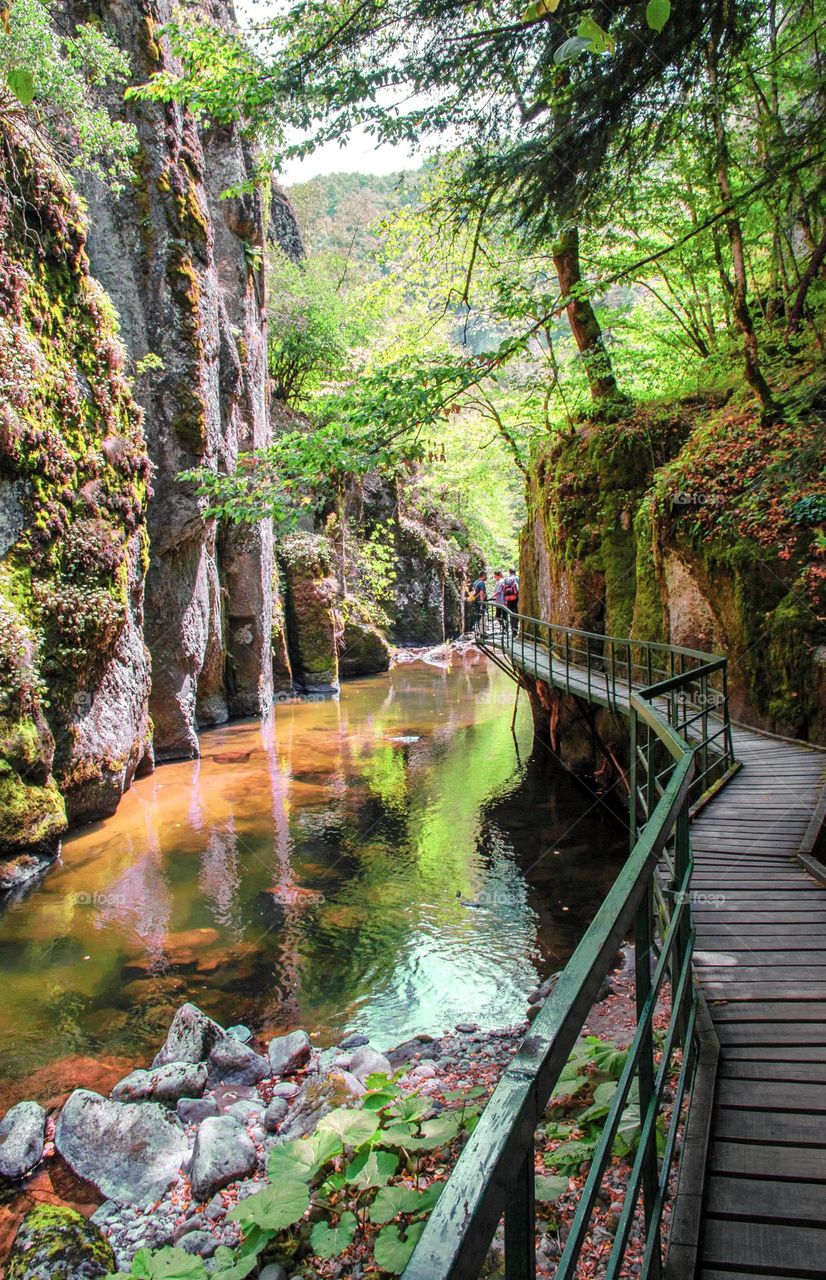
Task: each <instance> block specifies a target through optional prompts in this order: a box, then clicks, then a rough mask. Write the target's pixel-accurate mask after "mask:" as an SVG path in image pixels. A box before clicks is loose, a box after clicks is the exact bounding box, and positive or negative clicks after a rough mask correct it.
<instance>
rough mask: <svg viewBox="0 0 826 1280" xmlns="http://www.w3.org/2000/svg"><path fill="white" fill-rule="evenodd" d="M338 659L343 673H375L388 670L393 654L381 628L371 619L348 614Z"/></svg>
mask: <svg viewBox="0 0 826 1280" xmlns="http://www.w3.org/2000/svg"><path fill="white" fill-rule="evenodd" d="M340 644H341V650H340V653H339V658H338V665H339V671H340V673H341V675H342V676H344V677H347V676H373V675H377V674H378V673H379V672H381V671H387V670H388V668H389V666H390V661H391V659H392V656H393V653H392V650H391V648H390V645H389V644H388V643H387V641H386V640H385V638H384V636H383V635H382V633H381V631H380V630H379V628H378V627H377V626H375V625H374V624H373V623H371V622H366V621H362V620H361V619H359V618H353V617H347V618H345V620H344V626H343V628H342V632H341V641H340Z"/></svg>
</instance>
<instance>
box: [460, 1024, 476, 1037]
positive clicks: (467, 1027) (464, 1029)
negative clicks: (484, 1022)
mask: <svg viewBox="0 0 826 1280" xmlns="http://www.w3.org/2000/svg"><path fill="white" fill-rule="evenodd" d="M456 1030H457V1031H461V1033H462V1035H470V1034H471V1032H473V1031H478V1030H479V1023H478V1022H457V1023H456Z"/></svg>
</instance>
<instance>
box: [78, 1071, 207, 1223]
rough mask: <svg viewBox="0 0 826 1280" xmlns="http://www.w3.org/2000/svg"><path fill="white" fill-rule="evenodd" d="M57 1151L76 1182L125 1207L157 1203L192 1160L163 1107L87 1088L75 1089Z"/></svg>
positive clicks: (186, 1142) (183, 1137) (175, 1123)
mask: <svg viewBox="0 0 826 1280" xmlns="http://www.w3.org/2000/svg"><path fill="white" fill-rule="evenodd" d="M55 1146H56V1148H57V1151H58V1153H59V1154H60V1155H61V1156H62V1157H63V1159H64V1160H65V1161H66V1163H67V1164H68V1165H69V1167H70V1169H72V1170H73V1171H74V1172H75V1173H76V1174H77V1175H78V1177H80V1178H85V1179H86V1181H87V1182H91V1183H92V1185H93V1186H95V1187H97V1189H98V1191H100V1192H101V1194H102V1195H104V1196H108V1197H109V1198H110V1199H112V1200H118V1201H121V1202H123V1203H125V1204H145V1203H147V1202H152V1203H154V1202H155V1201H156V1200H159V1199H160V1198H161V1196H162V1195H163V1193H164V1192H165V1191H166V1188H167V1187H168V1186H169V1184H170V1182H172V1180H173V1178H175V1176H176V1175H177V1173H178V1171H179V1170H180V1169H181V1167H182V1166H183V1165H186V1164H187V1163H188V1162H189V1159H190V1156H191V1148H190V1144H189V1140H188V1138H187V1136H186V1134H185V1133H184V1131H183V1128H182V1127H181V1124H180V1121H179V1120H178V1119H177V1118H176V1117H175V1116H173V1115H172V1114H171V1113H170V1112H169V1111H167V1110H166V1108H165V1107H162V1106H159V1105H158V1103H156V1102H146V1103H142V1104H141V1105H139V1106H135V1105H134V1104H132V1103H128V1102H115V1101H114V1100H113V1099H111V1098H102V1097H101V1096H100V1094H97V1093H92V1092H91V1091H90V1090H88V1089H76V1090H75V1092H74V1093H73V1094H72V1095H71V1097H70V1098H69V1100H68V1102H67V1103H66V1105H65V1106H64V1108H63V1110H62V1112H61V1113H60V1118H59V1119H58V1122H57V1129H56V1131H55Z"/></svg>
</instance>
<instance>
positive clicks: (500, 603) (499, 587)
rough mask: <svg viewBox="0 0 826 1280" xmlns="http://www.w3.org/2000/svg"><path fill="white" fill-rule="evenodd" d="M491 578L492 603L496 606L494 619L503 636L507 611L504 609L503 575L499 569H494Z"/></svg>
mask: <svg viewBox="0 0 826 1280" xmlns="http://www.w3.org/2000/svg"><path fill="white" fill-rule="evenodd" d="M493 578H494V587H493V603H494V604H495V605H496V617H497V619H498V621H499V626H500V627H501V629H502V634H503V635H504V633H505V628H506V627H507V625H508V623H507V617H508V611H507V609H506V608H505V575H504V573H503V572H502V570H501V569H495V570H494V573H493Z"/></svg>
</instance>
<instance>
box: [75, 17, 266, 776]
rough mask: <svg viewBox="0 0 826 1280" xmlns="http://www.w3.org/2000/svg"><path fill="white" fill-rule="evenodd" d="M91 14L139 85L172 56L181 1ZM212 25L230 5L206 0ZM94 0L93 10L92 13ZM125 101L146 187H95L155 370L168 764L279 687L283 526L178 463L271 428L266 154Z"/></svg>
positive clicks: (94, 219) (159, 677)
mask: <svg viewBox="0 0 826 1280" xmlns="http://www.w3.org/2000/svg"><path fill="white" fill-rule="evenodd" d="M77 7H78V10H79V12H78V15H77V16H84V17H87V18H88V16H89V13H90V8H92V9H93V10H94V13H93V16H97V17H98V18H99V19H100V21H102V22H103V23H105V24H106V26H107V29H109V30H111V31H112V32H113V33H114V35H115V38H116V39H117V40H118V42H119V43H120V44H121V45H122V46H123V47H124V48H125V49H127V50H128V51H129V53H130V56H131V58H132V62H133V74H134V76H135V78H136V79H137V80H143V79H146V78H148V77H149V76H150V75H151V74H152V73H153V72H155V71H158V70H161V69H162V68H164V67H165V66H167V65H169V54H168V51H167V49H166V46H165V44H164V41H163V39H162V37H161V36H160V35H159V27H160V26H161V25H162V23H163V22H164V21H165V20H167V19H168V18H169V17H170V16H171V12H172V3H171V0H128V3H127V2H126V0H96V3H95V4H94V5H93V6H90V5H89V4H88V3H83V4H82V6H81V5H80V4H78V6H77ZM201 7H202V8H203V10H204V11H205V12H206V13H207V14H208V16H209V17H211V18H212V19H213V20H216V21H219V22H224V23H229V22H232V21H233V19H234V15H233V11H232V6H231V4H227V3H224V2H223V0H204V3H203V4H202V6H201ZM81 9H82V13H81V12H80V10H81ZM119 109H120V110H122V111H125V113H126V114H127V116H128V118H129V119H130V120H131V121H132V122H133V123H134V124H135V126H136V128H137V130H138V134H139V138H140V144H141V150H140V153H139V156H138V162H137V171H138V172H137V182H136V185H135V188H134V190H133V191H130V192H129V193H128V195H126V196H124V197H121V198H120V199H116V198H113V197H112V195H111V194H110V193H109V192H108V191H105V190H103V189H101V188H94V189H92V188H90V189H89V190H87V191H86V193H85V194H86V195H87V198H88V199H89V206H90V224H91V232H90V237H89V254H90V259H91V263H92V268H93V270H94V272H95V274H96V275H97V276H98V278H99V279H100V280H101V282H102V283H103V285H104V286H105V287H106V289H107V291H108V292H109V294H110V296H111V298H112V300H113V302H114V304H115V307H116V308H117V311H118V313H119V315H120V316H121V318H122V324H123V333H124V338H125V341H126V344H127V346H128V349H129V353H130V355H131V356H132V358H133V359H134V360H135V361H136V362H139V361H142V360H145V358H146V357H147V356H150V357H155V359H154V360H152V361H151V364H153V365H154V366H156V367H155V368H151V369H149V370H148V371H147V372H144V373H143V374H142V375H141V376H140V377H139V379H138V383H137V388H136V395H137V398H138V399H139V401H140V403H141V405H142V406H143V409H144V412H145V424H146V425H145V430H146V438H147V442H148V447H149V453H150V457H151V460H152V463H153V467H154V481H153V499H152V504H151V507H150V511H149V533H150V541H151V548H152V551H151V560H150V567H149V573H148V576H147V584H146V631H145V634H146V641H147V644H148V646H149V649H150V652H151V655H152V673H153V675H152V693H151V712H152V719H153V723H154V742H155V753H156V756H157V758H158V759H161V760H163V759H171V758H175V757H180V756H192V755H195V754H197V751H198V744H197V736H196V731H197V729H198V728H199V727H204V726H206V725H211V724H217V723H220V722H222V721H224V720H226V719H228V718H229V717H230V716H234V715H255V714H263V713H264V712H265V711H266V710H267V708H268V707H269V704H270V701H271V696H272V667H271V660H270V645H271V634H272V604H271V601H272V594H271V584H272V573H273V563H272V534H271V530H270V526H269V524H268V522H262V523H261V524H259V525H257V526H255V527H254V528H252V529H244V530H234V529H230V530H226V531H219V530H218V529H217V528H216V525H215V523H214V522H209V521H208V522H206V523H205V522H204V519H203V516H204V503H203V501H202V500H201V499H199V498H197V497H196V495H195V492H194V488H193V486H192V485H189V484H187V483H184V482H182V481H181V480H179V479H178V476H179V474H180V472H182V471H184V470H187V469H190V468H193V467H198V466H206V467H209V468H212V469H215V470H218V471H231V470H232V469H233V468H234V467H235V465H236V461H237V457H238V454H239V452H240V451H242V450H247V449H250V448H254V447H256V446H259V445H262V444H264V443H265V442H266V440H267V438H268V425H267V414H266V382H267V373H266V333H265V310H264V304H265V299H264V293H263V290H264V284H263V273H262V271H261V265H260V264H261V252H262V249H263V246H264V237H265V216H264V214H265V211H264V206H263V200H262V197H261V196H260V195H258V194H252V195H243V196H238V197H234V198H232V199H222V198H221V197H222V193H223V192H225V191H226V190H228V189H230V188H234V187H237V186H240V185H241V184H243V183H245V182H246V181H247V180H248V179H249V178H250V177H251V176H252V173H253V164H254V156H253V155H252V154H251V152H250V150H249V147H248V145H247V143H246V142H245V141H244V140H243V139H242V138H241V136H240V134H239V133H238V132H237V131H236V130H235V129H230V128H212V129H209V130H203V129H200V128H199V127H197V126H196V124H195V122H194V121H193V120H192V119H191V118H190V117H189V116H188V114H187V113H186V112H184V111H182V110H181V109H179V108H178V107H158V106H154V105H149V104H136V105H135V106H131V107H128V108H123V107H120V108H119Z"/></svg>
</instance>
